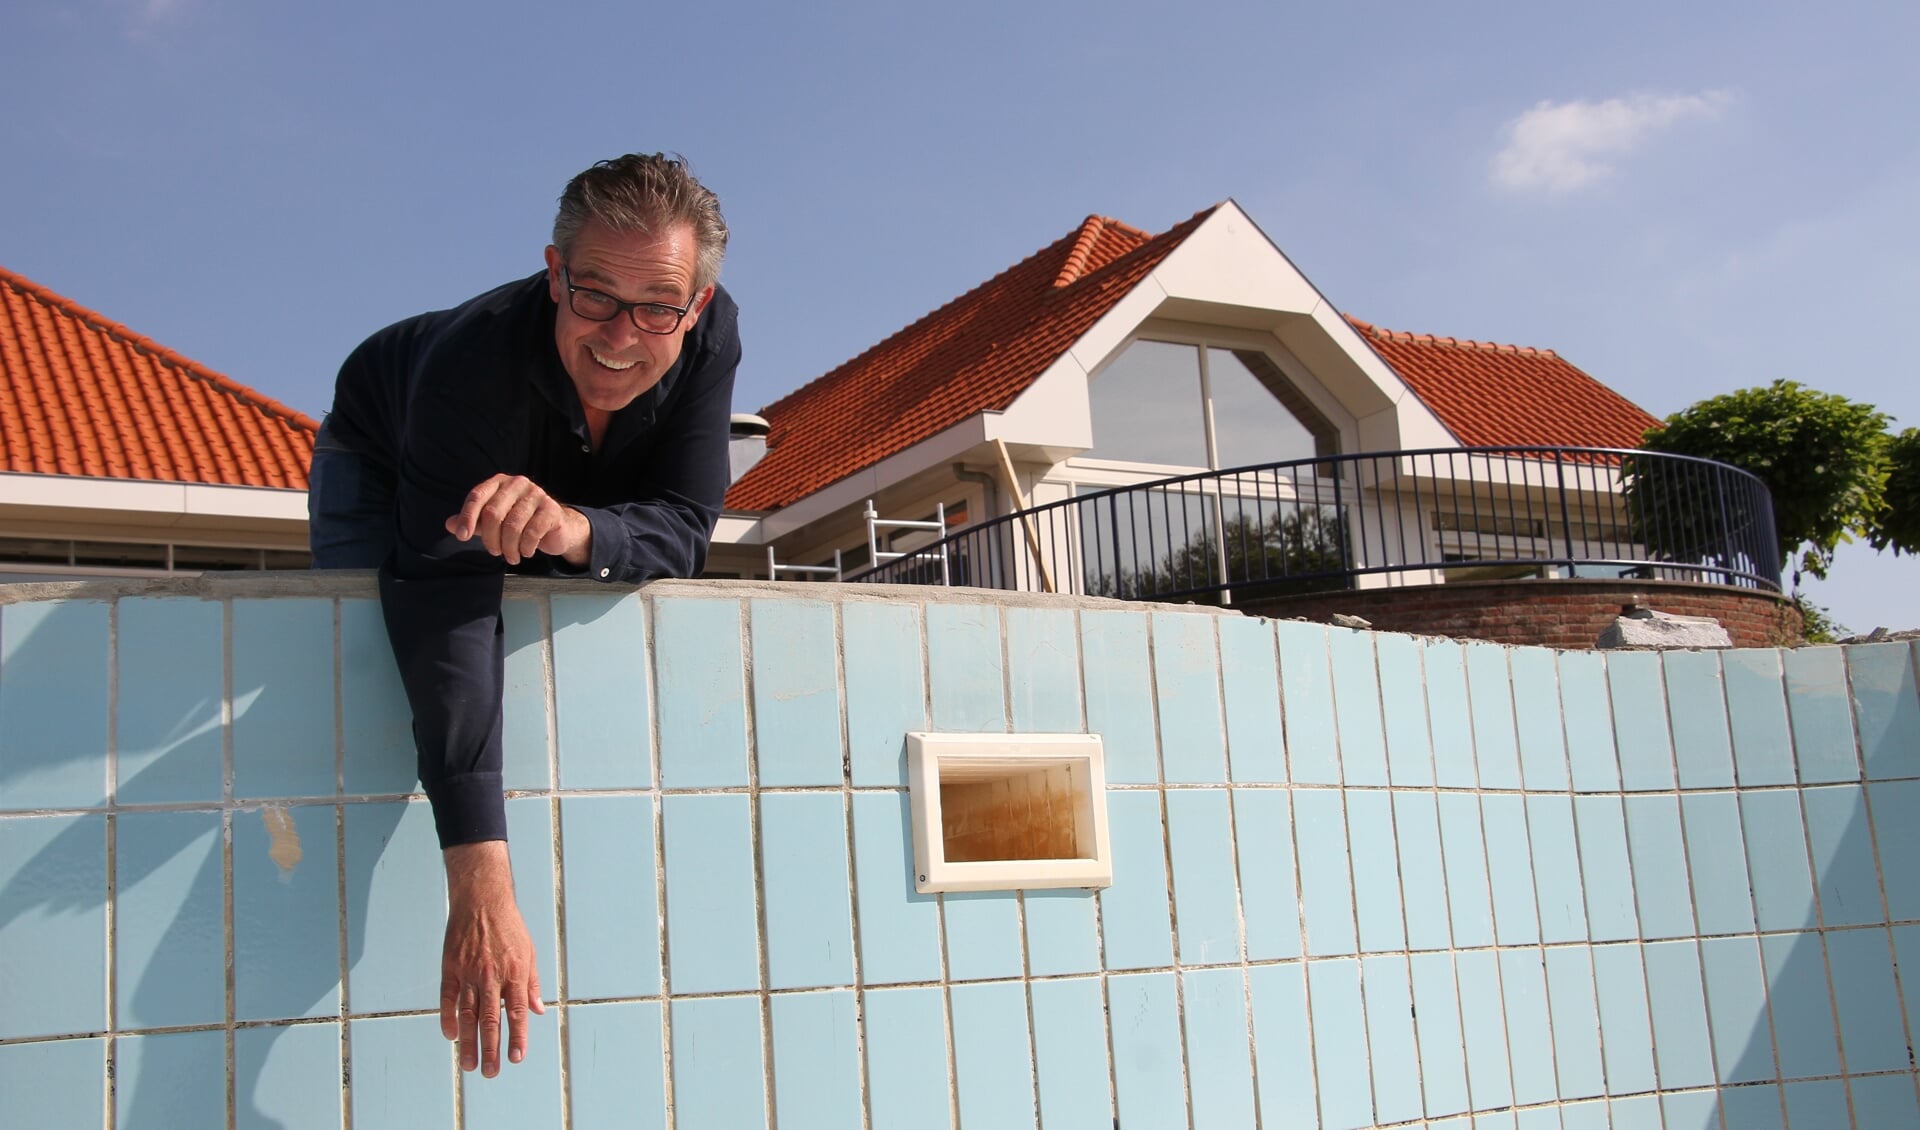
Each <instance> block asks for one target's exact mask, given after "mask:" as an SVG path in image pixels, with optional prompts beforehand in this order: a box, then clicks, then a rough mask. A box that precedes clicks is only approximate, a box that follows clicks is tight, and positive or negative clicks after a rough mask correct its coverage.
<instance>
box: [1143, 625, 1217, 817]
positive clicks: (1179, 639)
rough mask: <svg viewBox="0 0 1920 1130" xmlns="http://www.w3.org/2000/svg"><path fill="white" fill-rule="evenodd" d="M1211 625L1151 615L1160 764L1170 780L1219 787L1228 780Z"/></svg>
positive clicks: (1215, 652) (1215, 653)
mask: <svg viewBox="0 0 1920 1130" xmlns="http://www.w3.org/2000/svg"><path fill="white" fill-rule="evenodd" d="M1213 620H1214V618H1213V617H1212V616H1186V615H1177V614H1171V613H1165V612H1156V613H1154V614H1153V621H1152V622H1153V666H1154V697H1155V700H1156V701H1157V702H1158V704H1159V708H1160V751H1161V752H1160V760H1161V766H1162V768H1163V769H1164V770H1165V772H1166V779H1167V780H1168V781H1175V782H1181V783H1186V784H1193V783H1204V784H1217V783H1222V782H1224V781H1226V779H1227V748H1226V733H1225V730H1224V729H1223V726H1224V723H1223V721H1222V719H1221V716H1220V653H1219V649H1218V646H1217V645H1216V644H1215V643H1214V640H1213Z"/></svg>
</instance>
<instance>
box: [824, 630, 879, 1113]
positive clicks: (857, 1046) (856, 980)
mask: <svg viewBox="0 0 1920 1130" xmlns="http://www.w3.org/2000/svg"><path fill="white" fill-rule="evenodd" d="M829 615H830V617H831V619H832V622H833V674H834V683H835V694H834V705H835V708H836V709H837V710H838V711H839V718H838V719H837V721H838V722H839V726H840V821H841V825H840V826H841V831H842V832H843V833H844V834H845V835H846V850H847V918H848V923H849V928H850V933H849V934H848V942H849V945H851V947H852V952H851V953H850V954H849V955H848V956H849V957H850V958H851V964H852V969H853V984H852V986H850V991H851V992H852V993H853V1056H854V1086H855V1087H857V1088H858V1089H859V1093H858V1095H857V1096H856V1097H857V1098H858V1099H859V1106H860V1127H861V1130H873V1098H872V1093H871V1092H872V1067H871V1065H870V1064H868V1062H867V983H866V961H865V957H864V952H863V950H862V948H861V945H862V937H861V933H860V852H859V847H858V844H857V843H856V841H855V838H854V816H853V721H852V719H851V718H850V717H849V716H848V715H849V709H848V702H847V624H846V606H845V605H844V604H842V603H840V602H839V601H835V602H833V603H832V604H831V605H829Z"/></svg>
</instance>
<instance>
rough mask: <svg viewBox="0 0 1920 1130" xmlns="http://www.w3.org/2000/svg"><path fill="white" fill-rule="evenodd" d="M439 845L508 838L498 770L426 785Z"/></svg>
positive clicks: (454, 845)
mask: <svg viewBox="0 0 1920 1130" xmlns="http://www.w3.org/2000/svg"><path fill="white" fill-rule="evenodd" d="M427 799H428V800H430V801H432V802H433V826H434V830H435V831H436V832H438V833H439V835H440V846H441V848H443V849H444V848H450V847H457V846H459V845H460V844H477V843H480V842H481V841H483V840H504V839H506V838H507V798H506V794H505V793H504V792H502V791H501V783H500V774H498V773H463V774H460V775H458V776H453V777H448V778H446V779H444V780H441V781H436V782H434V783H433V784H430V785H428V786H427Z"/></svg>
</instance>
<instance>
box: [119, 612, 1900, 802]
mask: <svg viewBox="0 0 1920 1130" xmlns="http://www.w3.org/2000/svg"><path fill="white" fill-rule="evenodd" d="M1915 650H1916V645H1914V644H1912V643H1878V644H1860V645H1857V646H1855V647H1850V648H1847V649H1846V653H1847V683H1848V685H1849V686H1851V687H1852V688H1853V713H1854V721H1855V723H1856V724H1857V725H1858V726H1859V730H1860V757H1861V760H1862V761H1864V762H1865V763H1866V768H1867V776H1868V777H1870V778H1876V779H1884V778H1887V777H1913V776H1920V691H1916V690H1915V687H1914V682H1915V677H1914V667H1915V666H1916V661H1915V659H1914V653H1915ZM124 709H125V708H124V707H123V708H122V710H123V711H124ZM122 716H123V717H124V713H123V715H122ZM123 725H124V723H123ZM123 741H124V739H123ZM122 756H124V754H123V755H122Z"/></svg>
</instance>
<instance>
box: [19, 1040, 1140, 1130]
mask: <svg viewBox="0 0 1920 1130" xmlns="http://www.w3.org/2000/svg"><path fill="white" fill-rule="evenodd" d="M0 1095H5V1096H7V1118H8V1119H9V1120H12V1124H13V1125H17V1126H35V1127H38V1126H44V1127H48V1128H49V1130H52V1128H54V1127H61V1126H104V1125H106V1121H107V1114H106V1095H107V1042H106V1041H105V1040H54V1041H49V1042H46V1043H31V1044H0ZM1101 1130H1106V1128H1105V1127H1102V1128H1101Z"/></svg>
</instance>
